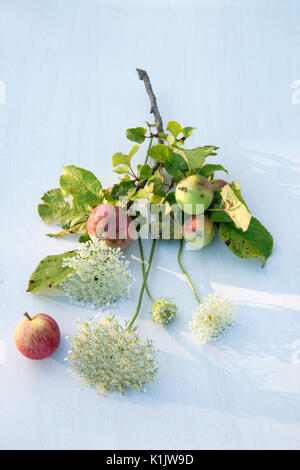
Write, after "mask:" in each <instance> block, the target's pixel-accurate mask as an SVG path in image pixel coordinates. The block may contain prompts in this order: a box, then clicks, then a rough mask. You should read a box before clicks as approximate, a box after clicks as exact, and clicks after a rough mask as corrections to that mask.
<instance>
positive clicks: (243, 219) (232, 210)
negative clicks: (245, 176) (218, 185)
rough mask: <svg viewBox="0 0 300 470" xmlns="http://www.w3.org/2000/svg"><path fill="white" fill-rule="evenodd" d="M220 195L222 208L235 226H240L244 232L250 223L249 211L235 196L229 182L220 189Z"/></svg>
mask: <svg viewBox="0 0 300 470" xmlns="http://www.w3.org/2000/svg"><path fill="white" fill-rule="evenodd" d="M220 195H221V198H222V209H223V210H224V211H225V212H226V214H227V215H229V217H230V218H231V219H232V221H233V222H234V224H235V226H236V228H240V229H242V230H243V231H244V232H245V231H246V230H247V229H248V227H249V224H250V220H251V217H252V215H251V212H250V211H249V210H248V209H247V207H246V206H245V204H243V203H242V201H240V199H239V198H238V197H237V196H236V194H235V193H234V191H233V189H232V188H231V187H230V185H229V184H227V185H226V186H224V187H223V188H222V189H221V191H220Z"/></svg>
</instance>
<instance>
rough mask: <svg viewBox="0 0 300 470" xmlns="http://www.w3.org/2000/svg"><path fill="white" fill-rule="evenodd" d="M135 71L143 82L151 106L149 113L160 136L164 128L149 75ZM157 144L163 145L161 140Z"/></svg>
mask: <svg viewBox="0 0 300 470" xmlns="http://www.w3.org/2000/svg"><path fill="white" fill-rule="evenodd" d="M136 71H137V73H138V74H139V79H140V80H143V82H144V85H145V88H146V92H147V94H148V96H149V99H150V104H151V109H150V113H152V114H153V115H154V118H155V124H156V129H157V134H160V133H161V132H163V131H164V126H163V121H162V117H161V115H160V112H159V109H158V106H157V101H156V96H155V94H154V91H153V89H152V85H151V82H150V78H149V75H148V74H147V72H146V71H145V70H141V69H136ZM158 142H159V143H160V144H163V140H162V139H159V138H158Z"/></svg>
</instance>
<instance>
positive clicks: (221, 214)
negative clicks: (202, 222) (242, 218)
mask: <svg viewBox="0 0 300 470" xmlns="http://www.w3.org/2000/svg"><path fill="white" fill-rule="evenodd" d="M208 216H209V218H210V220H211V221H212V222H215V223H219V222H225V223H231V221H232V220H231V218H230V217H229V215H228V214H226V212H225V211H224V210H223V209H221V208H220V206H218V207H216V206H215V205H213V206H212V207H210V208H209V209H208Z"/></svg>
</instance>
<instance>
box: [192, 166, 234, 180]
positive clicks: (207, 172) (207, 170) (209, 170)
mask: <svg viewBox="0 0 300 470" xmlns="http://www.w3.org/2000/svg"><path fill="white" fill-rule="evenodd" d="M215 171H225V173H228V171H227V170H226V168H224V167H223V165H213V164H212V163H207V164H206V165H204V166H203V167H202V168H201V169H200V171H199V173H200V175H202V176H205V178H213V177H214V172H215Z"/></svg>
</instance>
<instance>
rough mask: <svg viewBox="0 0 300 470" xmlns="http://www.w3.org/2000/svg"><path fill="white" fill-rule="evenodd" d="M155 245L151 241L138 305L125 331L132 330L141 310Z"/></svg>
mask: <svg viewBox="0 0 300 470" xmlns="http://www.w3.org/2000/svg"><path fill="white" fill-rule="evenodd" d="M155 245H156V240H155V239H154V240H152V246H151V251H150V256H149V261H148V266H147V269H146V272H145V276H144V279H143V284H142V287H141V290H140V295H139V300H138V304H137V307H136V311H135V314H134V315H133V317H132V319H131V321H130V323H129V324H128V326H127V329H128V330H131V328H132V326H133V324H134V322H135V320H136V319H137V316H138V314H139V312H140V309H141V305H142V300H143V295H144V291H145V288H146V284H147V279H148V275H149V271H150V268H151V264H152V260H153V255H154V250H155Z"/></svg>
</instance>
